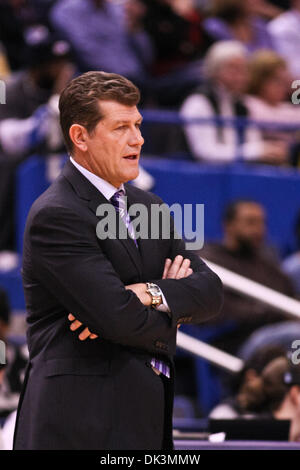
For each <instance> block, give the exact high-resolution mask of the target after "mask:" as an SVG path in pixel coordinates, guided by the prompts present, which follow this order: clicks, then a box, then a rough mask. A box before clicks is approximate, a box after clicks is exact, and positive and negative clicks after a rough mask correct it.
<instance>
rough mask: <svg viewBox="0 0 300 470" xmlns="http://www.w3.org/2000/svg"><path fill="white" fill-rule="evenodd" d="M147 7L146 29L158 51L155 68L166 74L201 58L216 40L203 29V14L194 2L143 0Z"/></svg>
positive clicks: (154, 69)
mask: <svg viewBox="0 0 300 470" xmlns="http://www.w3.org/2000/svg"><path fill="white" fill-rule="evenodd" d="M142 1H143V3H144V4H145V5H146V7H147V11H146V15H145V18H144V26H145V30H146V31H147V32H148V34H149V36H150V37H151V39H152V42H153V45H154V51H155V63H154V66H153V71H154V74H155V75H164V74H167V73H170V72H172V71H173V70H174V69H176V68H177V67H181V66H184V65H187V64H188V63H189V62H190V61H192V60H194V59H199V58H201V57H202V56H203V54H204V53H205V51H206V49H207V47H208V45H209V44H210V43H211V42H212V41H211V40H210V39H209V38H208V36H207V34H206V33H205V31H204V30H203V26H202V23H203V16H202V14H201V12H200V11H199V10H198V9H196V8H195V7H193V5H192V4H190V5H189V8H186V2H180V4H183V3H184V5H185V8H184V9H183V8H182V7H183V5H182V6H181V9H179V8H178V6H177V7H176V9H175V7H174V6H173V3H174V2H172V1H169V0H142Z"/></svg>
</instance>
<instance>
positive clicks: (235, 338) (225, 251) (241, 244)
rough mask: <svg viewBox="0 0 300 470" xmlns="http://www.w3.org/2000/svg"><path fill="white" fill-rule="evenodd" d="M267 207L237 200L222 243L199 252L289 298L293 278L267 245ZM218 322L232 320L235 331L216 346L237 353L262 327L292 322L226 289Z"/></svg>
mask: <svg viewBox="0 0 300 470" xmlns="http://www.w3.org/2000/svg"><path fill="white" fill-rule="evenodd" d="M265 217H266V216H265V211H264V209H263V207H262V206H261V205H260V204H259V203H257V202H254V201H248V200H237V201H235V202H233V203H231V204H230V205H229V206H227V207H226V210H225V213H224V218H223V227H224V238H223V241H222V242H221V243H207V244H205V245H204V248H203V249H202V250H200V251H199V254H200V255H201V257H203V258H207V259H208V260H209V261H212V262H214V263H217V264H219V265H220V266H222V267H224V268H227V269H229V270H231V271H233V272H235V273H237V274H240V275H242V276H245V277H247V278H249V279H251V280H253V281H256V282H258V283H260V284H262V285H264V286H267V287H270V288H271V289H274V290H275V291H278V292H281V293H283V294H285V295H287V296H290V297H292V296H293V295H294V290H293V286H292V284H291V281H290V279H289V278H288V277H287V276H286V275H285V274H284V273H283V272H282V270H281V268H280V266H279V263H278V261H277V257H275V255H274V254H273V253H272V250H271V248H270V247H268V246H267V245H266V244H265V235H266V222H265ZM224 291H225V295H224V304H223V308H222V311H221V315H220V316H219V317H218V321H217V320H216V322H213V324H220V325H222V324H224V323H226V322H228V321H232V322H234V324H235V328H234V329H233V331H232V332H231V333H228V332H227V333H226V334H224V335H222V336H220V337H219V338H218V339H217V340H215V342H214V344H215V346H217V347H219V348H221V349H224V350H225V351H227V352H230V353H232V354H236V352H237V351H238V349H239V347H240V346H241V345H242V344H243V343H244V341H245V340H246V339H247V338H248V337H249V336H250V334H251V333H252V332H253V331H255V330H257V329H258V328H260V327H262V326H265V325H267V324H274V323H276V322H279V321H284V320H289V317H288V316H287V315H285V314H283V313H280V312H279V311H277V310H274V309H272V308H271V307H269V306H267V305H265V304H263V303H261V302H259V301H257V300H255V299H252V298H250V297H246V296H243V295H240V294H238V293H236V292H234V291H232V290H230V289H228V288H227V289H225V290H224Z"/></svg>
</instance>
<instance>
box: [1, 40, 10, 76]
mask: <svg viewBox="0 0 300 470" xmlns="http://www.w3.org/2000/svg"><path fill="white" fill-rule="evenodd" d="M9 74H10V69H9V64H8V61H7V57H6V53H5V50H4V48H3V46H2V44H1V42H0V79H2V80H3V79H4V78H7V77H8V76H9Z"/></svg>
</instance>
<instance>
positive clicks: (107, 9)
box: [50, 0, 152, 90]
mask: <svg viewBox="0 0 300 470" xmlns="http://www.w3.org/2000/svg"><path fill="white" fill-rule="evenodd" d="M128 2H129V3H133V2H134V3H135V4H139V3H140V2H139V1H138V0H128ZM126 3H127V2H126ZM125 8H126V5H123V4H122V2H110V1H108V0H61V1H59V2H56V3H55V5H54V7H53V9H52V11H51V13H50V18H51V22H52V25H53V28H54V29H55V30H56V31H57V32H58V33H60V34H61V36H62V37H63V38H64V39H66V40H67V41H68V42H69V43H70V44H71V46H72V47H73V50H74V52H75V55H76V59H77V63H78V66H79V68H80V70H81V71H82V72H86V71H88V70H103V71H105V72H114V73H119V74H122V75H125V76H126V77H127V78H130V79H131V80H133V81H134V82H135V83H136V84H138V85H139V86H140V87H142V89H143V90H144V88H145V86H146V81H147V76H148V71H147V69H148V66H149V65H150V64H151V62H152V44H151V41H150V40H149V37H148V35H147V33H146V32H145V31H144V30H143V28H142V26H141V21H142V20H141V19H142V17H143V15H144V8H142V5H141V7H140V5H135V6H130V7H127V12H128V14H129V15H128V17H126V9H125Z"/></svg>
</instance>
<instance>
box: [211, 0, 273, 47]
mask: <svg viewBox="0 0 300 470" xmlns="http://www.w3.org/2000/svg"><path fill="white" fill-rule="evenodd" d="M211 4H212V6H211V9H210V12H209V13H210V16H209V17H208V18H207V19H206V20H205V22H204V27H205V29H206V32H207V33H208V34H209V35H210V36H211V37H212V38H214V40H215V41H220V40H221V41H224V40H232V39H235V40H237V41H240V42H241V43H243V44H244V45H245V47H246V48H247V49H248V51H249V52H253V51H255V50H257V49H261V48H267V49H272V47H273V43H272V39H271V36H270V34H269V32H268V30H267V24H266V22H265V21H264V20H263V19H262V18H260V17H259V16H258V15H257V14H256V2H254V1H253V0H244V1H243V2H241V1H240V0H213V1H212V2H211Z"/></svg>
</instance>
